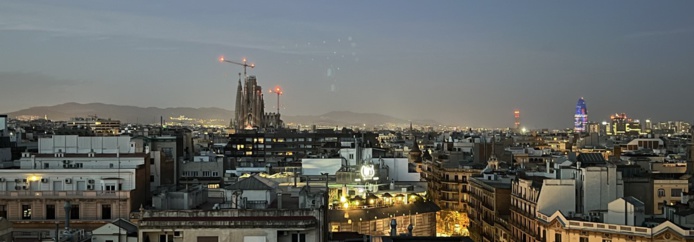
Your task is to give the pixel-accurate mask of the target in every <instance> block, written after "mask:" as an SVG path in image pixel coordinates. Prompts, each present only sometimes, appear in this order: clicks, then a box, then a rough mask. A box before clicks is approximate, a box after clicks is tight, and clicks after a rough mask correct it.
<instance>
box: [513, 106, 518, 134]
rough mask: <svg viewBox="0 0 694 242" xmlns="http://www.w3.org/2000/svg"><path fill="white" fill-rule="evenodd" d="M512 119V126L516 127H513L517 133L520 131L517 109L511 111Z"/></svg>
mask: <svg viewBox="0 0 694 242" xmlns="http://www.w3.org/2000/svg"><path fill="white" fill-rule="evenodd" d="M513 118H514V120H515V122H514V124H515V126H516V127H515V128H516V131H519V130H520V110H519V109H515V110H513Z"/></svg>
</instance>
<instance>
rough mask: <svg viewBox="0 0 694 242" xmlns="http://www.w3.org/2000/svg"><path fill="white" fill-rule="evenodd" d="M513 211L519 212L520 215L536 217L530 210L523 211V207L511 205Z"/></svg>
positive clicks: (530, 217)
mask: <svg viewBox="0 0 694 242" xmlns="http://www.w3.org/2000/svg"><path fill="white" fill-rule="evenodd" d="M511 211H513V212H516V213H518V214H520V215H523V216H524V217H526V218H529V219H535V215H534V214H532V213H529V212H526V211H523V209H520V208H517V207H514V206H511Z"/></svg>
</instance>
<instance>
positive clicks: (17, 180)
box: [14, 178, 22, 183]
mask: <svg viewBox="0 0 694 242" xmlns="http://www.w3.org/2000/svg"><path fill="white" fill-rule="evenodd" d="M14 182H15V183H21V182H22V179H20V178H16V179H14Z"/></svg>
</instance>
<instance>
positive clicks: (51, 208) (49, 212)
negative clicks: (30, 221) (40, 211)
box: [46, 204, 55, 219]
mask: <svg viewBox="0 0 694 242" xmlns="http://www.w3.org/2000/svg"><path fill="white" fill-rule="evenodd" d="M46 219H55V204H47V205H46Z"/></svg>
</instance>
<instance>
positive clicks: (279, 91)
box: [270, 86, 284, 114]
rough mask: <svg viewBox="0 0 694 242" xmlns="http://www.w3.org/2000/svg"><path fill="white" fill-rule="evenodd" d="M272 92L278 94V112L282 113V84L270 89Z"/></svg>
mask: <svg viewBox="0 0 694 242" xmlns="http://www.w3.org/2000/svg"><path fill="white" fill-rule="evenodd" d="M270 93H275V94H277V114H280V95H282V94H283V93H284V92H283V91H282V88H280V86H276V87H275V89H274V90H273V89H270Z"/></svg>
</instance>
